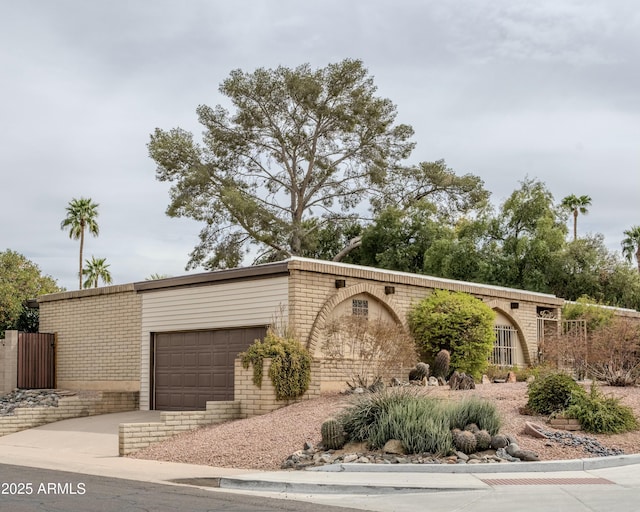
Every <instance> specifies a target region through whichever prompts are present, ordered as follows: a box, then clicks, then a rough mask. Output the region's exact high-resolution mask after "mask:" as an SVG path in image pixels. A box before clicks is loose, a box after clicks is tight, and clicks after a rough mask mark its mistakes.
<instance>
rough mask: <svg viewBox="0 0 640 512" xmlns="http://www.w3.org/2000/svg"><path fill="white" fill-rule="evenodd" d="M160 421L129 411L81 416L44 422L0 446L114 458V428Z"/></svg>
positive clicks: (0, 440) (149, 413)
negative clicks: (128, 424)
mask: <svg viewBox="0 0 640 512" xmlns="http://www.w3.org/2000/svg"><path fill="white" fill-rule="evenodd" d="M154 421H160V412H159V411H129V412H118V413H113V414H100V415H98V416H85V417H82V418H71V419H68V420H62V421H56V422H55V423H48V424H46V425H42V426H40V427H35V428H31V429H29V430H23V431H21V432H16V433H14V434H9V435H6V436H3V437H0V450H2V448H3V447H9V446H14V447H21V448H30V449H33V450H43V451H49V452H57V453H60V455H64V454H65V453H69V452H72V453H83V454H87V455H93V456H98V457H117V456H118V425H120V423H149V422H154Z"/></svg>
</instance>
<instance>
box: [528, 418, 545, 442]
mask: <svg viewBox="0 0 640 512" xmlns="http://www.w3.org/2000/svg"><path fill="white" fill-rule="evenodd" d="M524 433H525V434H527V435H528V436H531V437H535V438H537V439H547V435H546V434H545V433H544V429H543V428H542V427H541V426H540V425H538V424H537V423H531V422H530V421H527V422H526V423H525V424H524Z"/></svg>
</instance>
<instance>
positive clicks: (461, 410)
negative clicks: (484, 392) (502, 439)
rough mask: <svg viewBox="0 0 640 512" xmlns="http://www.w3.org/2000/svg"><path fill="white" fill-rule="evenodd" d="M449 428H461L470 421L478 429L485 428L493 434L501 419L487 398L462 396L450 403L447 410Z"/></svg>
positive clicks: (498, 428) (497, 428) (497, 429)
mask: <svg viewBox="0 0 640 512" xmlns="http://www.w3.org/2000/svg"><path fill="white" fill-rule="evenodd" d="M449 422H450V425H449V428H451V429H454V428H459V429H460V430H463V429H464V428H465V427H466V426H467V425H469V424H470V423H474V424H476V425H477V426H478V429H479V430H486V431H487V432H489V434H491V435H495V434H497V433H498V431H499V430H500V426H501V425H502V419H501V418H500V414H498V410H497V409H496V406H495V405H494V404H493V403H491V402H490V401H489V400H483V399H481V398H478V397H470V398H464V399H462V400H461V401H459V402H454V403H452V404H451V410H450V412H449Z"/></svg>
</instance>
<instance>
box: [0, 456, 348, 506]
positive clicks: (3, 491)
mask: <svg viewBox="0 0 640 512" xmlns="http://www.w3.org/2000/svg"><path fill="white" fill-rule="evenodd" d="M0 510H2V511H5V510H6V511H10V512H34V511H38V512H40V511H42V512H123V511H126V512H136V511H141V512H142V511H144V512H170V511H171V512H173V511H189V512H204V511H212V512H218V511H225V512H272V511H282V510H285V511H287V510H291V511H300V512H320V511H326V512H353V509H347V508H341V507H328V506H327V505H319V504H313V503H303V502H297V501H284V500H278V499H271V498H264V497H253V496H245V495H241V494H231V493H224V492H210V491H204V490H201V489H198V488H193V487H186V486H185V487H183V486H176V485H162V484H154V483H146V482H137V481H133V480H122V479H118V478H106V477H99V476H89V475H82V474H77V473H68V472H64V471H50V470H45V469H37V468H28V467H22V466H10V465H4V464H1V465H0Z"/></svg>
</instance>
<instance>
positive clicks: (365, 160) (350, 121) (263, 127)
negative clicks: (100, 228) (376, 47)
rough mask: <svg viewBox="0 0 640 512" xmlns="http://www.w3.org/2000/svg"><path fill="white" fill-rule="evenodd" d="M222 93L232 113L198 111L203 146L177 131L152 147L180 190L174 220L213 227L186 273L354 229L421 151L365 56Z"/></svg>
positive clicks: (276, 73)
mask: <svg viewBox="0 0 640 512" xmlns="http://www.w3.org/2000/svg"><path fill="white" fill-rule="evenodd" d="M219 90H220V93H221V94H223V95H224V96H226V97H227V98H228V100H229V102H230V104H231V105H232V106H233V111H232V112H230V111H229V110H227V109H226V108H223V107H222V106H220V105H218V106H216V107H214V108H211V107H208V106H205V105H201V106H199V107H198V109H197V114H198V118H199V121H200V123H201V124H202V125H203V126H204V128H205V131H204V137H203V141H202V143H197V142H196V141H194V138H193V136H192V134H191V133H189V132H187V131H185V130H183V129H180V128H175V129H172V130H169V131H165V130H161V129H156V130H155V132H154V133H153V134H152V135H151V140H150V142H149V145H148V148H149V154H150V156H151V158H153V160H155V162H156V163H157V170H156V177H157V179H159V180H160V181H168V182H171V183H172V188H171V202H170V205H169V207H168V209H167V213H168V215H170V216H176V217H179V216H186V217H191V218H194V219H196V220H198V221H202V222H204V224H205V226H204V228H203V229H202V231H201V233H200V243H199V244H198V246H197V247H196V248H195V249H194V251H193V252H192V253H191V258H190V261H189V264H188V268H193V267H195V266H198V265H203V266H204V267H205V268H220V267H228V266H235V265H237V264H239V263H240V261H241V260H242V258H243V256H244V255H245V254H246V252H247V250H248V248H249V246H250V245H251V244H254V245H257V246H258V250H259V251H260V252H261V253H264V252H273V253H277V254H293V255H299V254H301V253H302V252H303V249H304V247H305V245H309V241H308V240H309V238H312V237H313V236H314V233H315V231H314V230H316V229H318V228H319V227H322V226H323V225H326V224H328V223H329V222H331V223H337V222H341V220H342V219H343V218H345V219H346V221H347V222H349V221H351V217H350V216H349V215H348V214H350V213H353V212H354V211H355V208H356V207H357V206H358V205H360V204H361V202H362V201H363V200H366V199H370V198H371V195H372V194H375V193H377V191H380V190H381V189H383V187H384V184H385V183H386V182H387V181H388V179H389V177H390V175H392V174H393V173H394V171H395V170H397V169H398V167H399V165H400V162H401V161H402V160H403V159H405V158H407V157H408V156H409V155H410V153H411V150H412V149H413V146H414V144H413V143H412V142H411V141H410V138H411V136H412V135H413V130H412V128H411V127H410V126H407V125H403V124H395V118H396V107H395V106H394V104H393V103H392V102H391V101H390V100H388V99H385V98H380V97H378V96H376V94H375V93H376V87H375V85H374V83H373V78H372V77H371V76H370V75H369V74H368V71H367V70H366V69H365V68H364V66H363V64H362V62H361V61H359V60H350V59H346V60H343V61H342V62H339V63H337V64H330V65H328V66H327V67H324V68H320V69H312V68H311V67H310V66H309V65H302V66H299V67H296V68H295V69H290V68H286V67H278V68H276V69H258V70H256V71H254V72H253V73H246V72H243V71H241V70H235V71H232V72H231V74H230V76H229V77H228V78H227V79H226V80H224V81H223V83H222V84H221V86H220V89H219ZM310 219H316V223H315V224H312V225H310V224H309V223H308V222H306V221H308V220H310Z"/></svg>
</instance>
